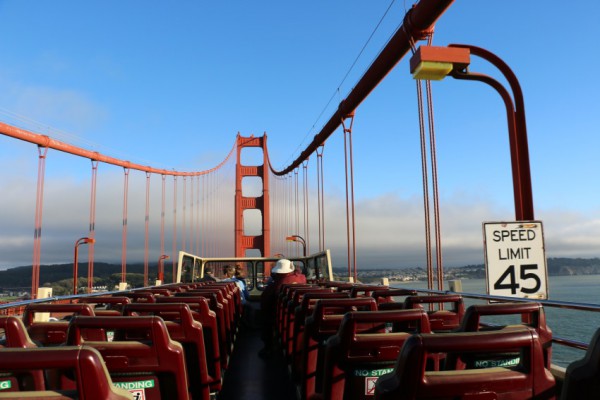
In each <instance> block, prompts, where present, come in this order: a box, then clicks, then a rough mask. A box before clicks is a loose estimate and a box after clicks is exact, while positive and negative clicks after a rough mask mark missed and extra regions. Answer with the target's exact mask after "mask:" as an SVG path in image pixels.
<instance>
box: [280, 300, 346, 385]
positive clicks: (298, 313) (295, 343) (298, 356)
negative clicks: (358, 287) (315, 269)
mask: <svg viewBox="0 0 600 400" xmlns="http://www.w3.org/2000/svg"><path fill="white" fill-rule="evenodd" d="M348 296H349V293H348V292H331V291H319V292H308V293H305V294H304V295H303V296H302V301H301V303H300V305H299V306H298V307H296V309H295V310H294V321H295V322H294V327H293V332H292V347H293V351H292V353H291V360H290V363H291V365H292V376H293V377H294V378H298V377H299V376H300V369H301V368H302V362H303V361H302V360H303V358H304V356H303V353H304V327H305V324H306V318H307V317H308V316H309V315H312V312H313V309H314V306H315V304H316V303H317V300H319V299H347V298H348Z"/></svg>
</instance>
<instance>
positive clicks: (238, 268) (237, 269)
mask: <svg viewBox="0 0 600 400" xmlns="http://www.w3.org/2000/svg"><path fill="white" fill-rule="evenodd" d="M242 276H243V272H242V266H241V265H236V266H235V277H236V278H241V277H242Z"/></svg>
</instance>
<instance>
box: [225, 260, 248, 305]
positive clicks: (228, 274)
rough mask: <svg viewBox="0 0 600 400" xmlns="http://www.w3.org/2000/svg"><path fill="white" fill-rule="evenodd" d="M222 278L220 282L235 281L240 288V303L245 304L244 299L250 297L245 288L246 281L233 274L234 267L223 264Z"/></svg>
mask: <svg viewBox="0 0 600 400" xmlns="http://www.w3.org/2000/svg"><path fill="white" fill-rule="evenodd" d="M223 275H224V276H225V278H223V280H222V282H235V284H236V285H237V287H238V288H240V293H241V298H242V304H246V300H248V299H249V298H250V293H248V289H246V282H245V281H243V280H241V279H239V278H238V277H236V276H235V267H234V266H232V265H225V266H224V267H223Z"/></svg>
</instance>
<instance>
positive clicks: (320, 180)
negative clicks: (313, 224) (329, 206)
mask: <svg viewBox="0 0 600 400" xmlns="http://www.w3.org/2000/svg"><path fill="white" fill-rule="evenodd" d="M324 147H325V145H324V144H322V145H321V146H319V147H318V148H317V205H318V207H317V208H318V214H319V251H324V250H325V202H324V193H323V191H324V189H323V188H324V185H325V184H324V180H323V150H324Z"/></svg>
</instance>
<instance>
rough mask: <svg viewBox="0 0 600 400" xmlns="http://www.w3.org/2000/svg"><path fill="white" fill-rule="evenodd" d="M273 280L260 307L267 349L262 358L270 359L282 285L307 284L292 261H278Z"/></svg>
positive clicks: (273, 272) (272, 274)
mask: <svg viewBox="0 0 600 400" xmlns="http://www.w3.org/2000/svg"><path fill="white" fill-rule="evenodd" d="M271 278H272V280H270V281H269V283H268V284H267V287H266V288H265V290H264V291H263V293H262V295H261V297H260V307H261V310H262V314H263V334H262V339H263V341H264V342H265V347H264V348H263V349H262V350H261V351H260V352H259V355H260V356H261V357H265V358H266V357H270V356H271V355H272V354H273V352H274V350H275V349H274V344H275V341H274V337H273V336H274V335H275V314H276V308H277V298H278V297H279V293H280V292H281V287H282V285H284V284H286V283H306V276H304V275H303V274H302V273H301V272H300V271H298V270H296V268H295V267H294V263H293V262H291V261H290V260H286V259H281V260H279V261H277V264H276V265H275V267H274V268H273V269H272V270H271Z"/></svg>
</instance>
